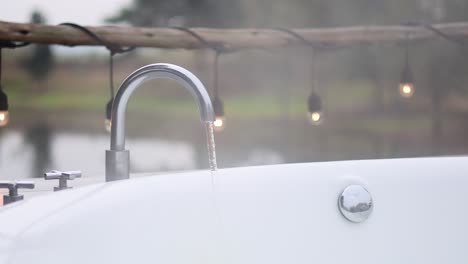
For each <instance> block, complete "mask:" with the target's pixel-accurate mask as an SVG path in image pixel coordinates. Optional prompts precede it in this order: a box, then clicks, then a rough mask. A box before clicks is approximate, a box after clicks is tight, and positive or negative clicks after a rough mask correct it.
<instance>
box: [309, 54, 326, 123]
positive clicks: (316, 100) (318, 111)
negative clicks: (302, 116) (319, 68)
mask: <svg viewBox="0 0 468 264" xmlns="http://www.w3.org/2000/svg"><path fill="white" fill-rule="evenodd" d="M314 55H315V54H314V51H312V59H311V62H312V66H311V68H312V92H311V93H310V95H309V98H308V99H307V109H308V114H307V117H308V119H309V121H310V123H311V124H313V125H320V124H321V123H322V121H323V109H322V99H321V98H320V96H319V94H318V91H317V86H318V84H317V83H318V80H317V75H316V62H315V60H316V58H315V56H314Z"/></svg>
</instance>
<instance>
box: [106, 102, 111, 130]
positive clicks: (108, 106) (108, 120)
mask: <svg viewBox="0 0 468 264" xmlns="http://www.w3.org/2000/svg"><path fill="white" fill-rule="evenodd" d="M112 103H113V100H112V99H110V100H109V102H107V104H106V120H105V125H106V131H107V132H111V128H112Z"/></svg>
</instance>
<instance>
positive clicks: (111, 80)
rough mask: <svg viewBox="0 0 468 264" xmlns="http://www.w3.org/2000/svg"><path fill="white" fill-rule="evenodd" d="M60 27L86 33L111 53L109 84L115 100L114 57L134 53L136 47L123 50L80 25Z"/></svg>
mask: <svg viewBox="0 0 468 264" xmlns="http://www.w3.org/2000/svg"><path fill="white" fill-rule="evenodd" d="M59 25H61V26H69V27H72V28H75V29H78V30H80V31H81V32H84V33H86V34H87V35H88V36H90V37H92V38H93V39H94V40H96V41H97V42H98V43H99V44H101V45H103V46H105V47H106V48H107V49H108V50H109V52H110V57H109V83H110V94H111V100H113V98H114V55H115V54H119V53H125V52H129V51H132V50H134V49H135V47H127V48H122V47H120V46H119V45H116V44H113V43H110V42H108V41H107V40H105V39H103V38H101V37H100V36H98V35H97V34H96V33H94V32H93V31H91V30H89V29H88V28H86V27H83V26H81V25H78V24H75V23H69V22H66V23H61V24H59Z"/></svg>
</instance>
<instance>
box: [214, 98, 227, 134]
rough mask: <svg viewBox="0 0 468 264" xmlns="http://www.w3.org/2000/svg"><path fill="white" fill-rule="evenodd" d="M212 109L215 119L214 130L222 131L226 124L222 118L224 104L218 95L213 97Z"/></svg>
mask: <svg viewBox="0 0 468 264" xmlns="http://www.w3.org/2000/svg"><path fill="white" fill-rule="evenodd" d="M213 111H214V113H215V121H214V122H213V125H214V129H215V131H218V132H219V131H223V130H224V127H225V125H226V119H225V118H224V104H223V101H221V99H220V98H219V97H215V98H214V99H213Z"/></svg>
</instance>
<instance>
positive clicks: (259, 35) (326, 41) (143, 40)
mask: <svg viewBox="0 0 468 264" xmlns="http://www.w3.org/2000/svg"><path fill="white" fill-rule="evenodd" d="M433 27H434V28H436V29H437V30H440V31H441V32H443V33H445V34H447V35H450V36H453V37H457V38H467V37H468V23H465V22H463V23H448V24H436V25H433ZM88 28H89V29H90V30H91V31H93V32H94V33H96V34H97V35H99V36H100V37H102V38H103V39H105V40H107V41H108V42H110V43H113V44H116V45H120V46H135V47H155V48H167V49H177V48H181V49H198V48H206V45H204V44H203V43H201V42H200V41H198V40H197V39H196V38H194V37H193V36H191V35H189V34H187V33H186V32H183V31H181V30H177V29H172V28H135V27H117V26H100V27H88ZM192 30H193V31H194V32H196V33H197V34H199V35H200V36H201V37H203V38H204V39H206V40H207V41H208V42H209V43H210V44H213V45H218V46H220V47H224V48H226V49H233V50H237V49H244V48H279V47H286V46H290V45H301V44H303V41H301V40H299V39H298V38H295V37H294V36H292V35H291V34H287V33H285V32H281V31H278V30H274V29H248V28H246V29H212V28H193V29H192ZM293 30H294V31H295V32H297V33H298V34H300V35H301V36H302V37H303V38H304V39H306V40H307V41H308V42H310V43H313V44H317V45H327V46H332V47H342V46H349V45H355V44H368V43H379V42H381V43H387V42H398V41H402V40H404V39H405V38H406V36H407V34H408V33H411V34H410V36H411V39H412V40H423V39H428V38H433V37H436V35H435V34H434V33H433V32H431V31H429V30H427V29H425V28H423V27H416V26H355V27H342V28H320V29H319V28H313V29H312V28H309V29H308V28H301V29H293ZM0 40H9V41H20V42H30V43H42V44H59V45H68V46H79V45H88V46H91V45H99V43H98V42H96V40H94V39H92V38H91V37H89V36H88V35H86V34H85V33H83V32H81V31H79V30H77V29H75V28H71V27H68V26H51V25H39V24H22V23H10V22H1V21H0Z"/></svg>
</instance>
